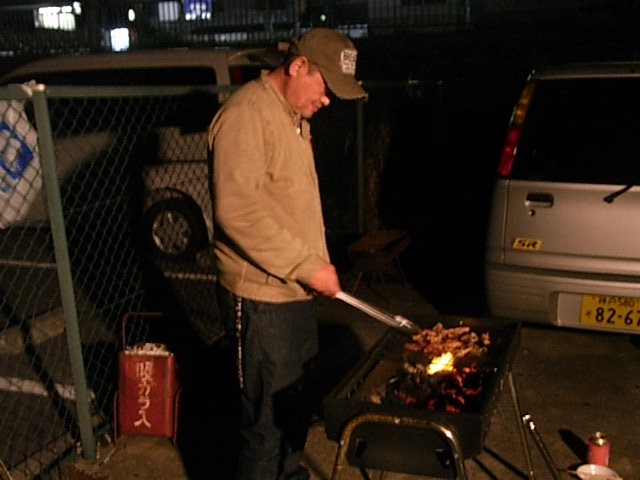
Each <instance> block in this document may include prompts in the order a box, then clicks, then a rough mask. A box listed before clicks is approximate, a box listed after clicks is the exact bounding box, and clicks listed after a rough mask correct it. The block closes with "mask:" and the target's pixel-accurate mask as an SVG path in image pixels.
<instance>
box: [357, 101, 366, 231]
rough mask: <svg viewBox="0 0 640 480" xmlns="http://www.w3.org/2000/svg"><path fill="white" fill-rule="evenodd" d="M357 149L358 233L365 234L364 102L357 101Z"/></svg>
mask: <svg viewBox="0 0 640 480" xmlns="http://www.w3.org/2000/svg"><path fill="white" fill-rule="evenodd" d="M356 119H357V120H356V148H357V157H358V158H357V171H358V186H357V188H358V233H359V234H360V233H363V232H364V175H365V172H364V100H362V99H359V100H357V101H356Z"/></svg>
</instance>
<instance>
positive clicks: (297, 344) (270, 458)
mask: <svg viewBox="0 0 640 480" xmlns="http://www.w3.org/2000/svg"><path fill="white" fill-rule="evenodd" d="M217 294H218V305H219V308H220V313H221V316H222V320H223V323H224V327H225V331H226V334H227V336H228V338H229V339H233V340H234V342H233V343H234V346H235V348H236V352H237V357H238V359H239V362H238V381H239V386H240V439H239V443H240V445H239V447H240V448H239V457H238V472H237V478H238V479H241V480H285V479H287V480H305V479H308V478H309V474H308V472H307V471H306V470H305V469H304V468H302V467H301V466H300V459H301V457H302V451H303V449H304V444H305V441H306V437H307V433H308V429H309V422H310V419H311V414H312V408H313V401H312V399H313V396H312V394H313V392H311V391H310V389H309V385H310V384H312V383H313V382H309V381H308V379H307V374H308V372H306V367H307V366H308V365H309V364H310V363H312V362H311V361H312V359H313V358H314V357H315V356H316V355H317V353H318V328H317V322H316V318H315V313H314V305H313V303H314V302H313V301H312V300H309V301H300V302H287V303H267V302H258V301H253V300H248V299H245V298H238V297H236V296H235V295H234V294H232V293H230V292H229V291H227V290H226V289H224V288H223V287H220V286H218V291H217Z"/></svg>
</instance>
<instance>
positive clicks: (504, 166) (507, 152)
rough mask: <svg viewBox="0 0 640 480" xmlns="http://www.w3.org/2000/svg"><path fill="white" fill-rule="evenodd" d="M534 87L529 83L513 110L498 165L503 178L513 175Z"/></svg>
mask: <svg viewBox="0 0 640 480" xmlns="http://www.w3.org/2000/svg"><path fill="white" fill-rule="evenodd" d="M534 87H535V83H534V82H530V83H527V85H526V86H525V87H524V90H523V91H522V95H520V100H518V104H517V105H516V108H515V109H514V110H513V115H512V116H511V122H510V124H509V128H508V129H507V136H506V138H505V140H504V146H503V147H502V155H501V156H500V163H499V164H498V176H499V177H501V178H506V177H508V176H509V175H510V174H511V168H512V167H513V160H514V158H515V156H516V151H517V149H518V142H519V141H520V134H521V133H522V125H523V123H524V118H525V116H526V115H527V110H528V109H529V104H530V103H531V97H532V96H533V89H534Z"/></svg>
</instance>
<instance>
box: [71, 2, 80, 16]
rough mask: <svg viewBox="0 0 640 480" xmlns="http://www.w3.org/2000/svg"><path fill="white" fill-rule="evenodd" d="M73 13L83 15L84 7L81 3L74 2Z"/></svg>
mask: <svg viewBox="0 0 640 480" xmlns="http://www.w3.org/2000/svg"><path fill="white" fill-rule="evenodd" d="M73 13H75V14H76V15H82V5H81V4H80V2H73Z"/></svg>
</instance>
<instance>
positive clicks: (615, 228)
mask: <svg viewBox="0 0 640 480" xmlns="http://www.w3.org/2000/svg"><path fill="white" fill-rule="evenodd" d="M639 133H640V78H637V77H626V78H603V77H590V78H580V79H576V78H570V79H538V80H537V82H536V85H535V88H534V90H533V95H532V97H531V101H530V102H529V105H528V108H527V111H526V115H525V118H524V122H523V124H522V129H521V132H520V137H519V141H518V144H517V147H516V153H515V157H514V162H513V165H512V169H511V172H510V175H509V179H508V180H506V185H505V184H503V186H506V198H505V200H506V204H505V206H506V209H505V211H504V215H505V217H504V220H505V223H504V226H505V228H504V232H503V233H504V236H503V246H504V257H503V260H504V264H505V265H514V266H527V267H534V268H543V269H544V268H552V266H553V268H554V269H561V270H566V271H580V272H593V273H604V272H607V273H613V274H622V275H625V274H627V275H628V274H635V275H637V274H639V273H640V241H638V239H639V238H640V186H635V185H640V134H639ZM629 186H631V187H630V188H628V187H629ZM627 188H628V189H627ZM623 189H624V192H622V190H623ZM620 192H621V193H620ZM617 193H620V194H618V195H616V194H617Z"/></svg>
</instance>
